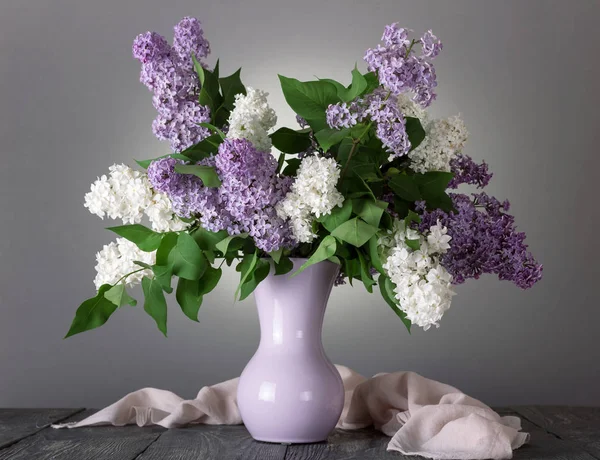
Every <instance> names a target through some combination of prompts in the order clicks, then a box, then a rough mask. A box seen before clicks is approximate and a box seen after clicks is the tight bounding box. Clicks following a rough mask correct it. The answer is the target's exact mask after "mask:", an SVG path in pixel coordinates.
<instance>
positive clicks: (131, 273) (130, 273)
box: [113, 267, 146, 286]
mask: <svg viewBox="0 0 600 460" xmlns="http://www.w3.org/2000/svg"><path fill="white" fill-rule="evenodd" d="M142 270H146V269H145V268H144V267H142V268H138V269H137V270H134V271H132V272H129V273H127V274H126V275H123V276H121V278H119V279H118V280H117V282H116V283H115V284H113V286H116V285H117V284H119V283H120V282H121V280H123V279H125V278H127V277H128V276H130V275H133V274H134V273H138V272H141V271H142Z"/></svg>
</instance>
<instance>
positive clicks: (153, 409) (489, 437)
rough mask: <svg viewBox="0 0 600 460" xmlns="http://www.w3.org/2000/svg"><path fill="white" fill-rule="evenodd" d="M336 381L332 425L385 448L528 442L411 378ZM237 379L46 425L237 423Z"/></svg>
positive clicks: (129, 400) (132, 397)
mask: <svg viewBox="0 0 600 460" xmlns="http://www.w3.org/2000/svg"><path fill="white" fill-rule="evenodd" d="M336 368H337V370H338V372H339V373H340V375H341V377H342V380H343V382H344V390H345V400H344V409H343V411H342V415H341V417H340V420H339V421H338V424H337V427H338V428H340V429H344V430H356V429H360V428H365V427H368V426H371V425H372V426H374V427H375V428H376V429H378V430H380V431H381V432H382V433H384V434H386V435H388V436H390V437H391V440H390V442H389V444H388V447H387V450H390V451H398V452H401V453H402V454H404V455H421V456H424V457H428V458H438V459H509V458H512V451H513V450H514V449H518V448H519V447H521V446H522V445H523V444H525V443H527V442H528V440H529V434H527V433H523V432H521V431H520V430H521V420H520V419H519V418H518V417H512V416H506V417H502V416H500V415H498V414H497V413H496V412H494V411H493V410H492V409H491V408H489V407H488V406H486V405H485V404H483V403H482V402H481V401H478V400H476V399H474V398H471V397H470V396H467V395H466V394H464V393H462V392H461V391H460V390H458V389H456V388H454V387H451V386H450V385H446V384H443V383H440V382H436V381H434V380H431V379H428V378H425V377H423V376H421V375H419V374H416V373H414V372H393V373H388V374H377V375H375V376H374V377H371V378H366V377H364V376H362V375H360V374H358V373H356V372H354V371H353V370H352V369H349V368H347V367H345V366H339V365H338V366H336ZM237 384H238V379H237V378H236V379H231V380H227V381H225V382H221V383H218V384H216V385H213V386H208V387H204V388H202V389H201V390H200V391H199V392H198V395H197V396H196V398H195V399H192V400H184V399H183V398H180V397H179V396H177V395H176V394H174V393H172V392H170V391H166V390H159V389H156V388H143V389H141V390H138V391H134V392H133V393H129V394H128V395H126V396H125V397H123V398H122V399H120V400H119V401H117V402H115V403H114V404H111V405H110V406H108V407H106V408H104V409H102V410H100V411H99V412H97V413H95V414H93V415H91V416H90V417H87V418H85V419H83V420H81V421H79V422H74V423H64V424H57V425H52V426H53V427H54V428H78V427H83V426H91V425H115V426H123V425H130V424H137V425H138V426H148V425H160V426H162V427H165V428H175V427H181V426H185V425H191V424H199V423H204V424H208V425H237V424H241V423H242V418H241V416H240V413H239V410H238V407H237V404H236V392H237Z"/></svg>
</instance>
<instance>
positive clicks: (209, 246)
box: [192, 227, 231, 252]
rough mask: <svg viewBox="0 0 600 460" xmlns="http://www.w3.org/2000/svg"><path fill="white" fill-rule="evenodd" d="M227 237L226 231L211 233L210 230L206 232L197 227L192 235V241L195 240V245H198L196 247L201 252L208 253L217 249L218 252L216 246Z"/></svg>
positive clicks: (202, 228)
mask: <svg viewBox="0 0 600 460" xmlns="http://www.w3.org/2000/svg"><path fill="white" fill-rule="evenodd" d="M228 237H229V234H228V233H227V230H220V231H218V232H211V231H210V230H207V229H205V228H204V227H198V228H197V229H196V230H195V231H194V232H193V233H192V238H194V240H196V243H198V246H200V249H202V250H203V251H210V250H213V249H215V248H216V249H218V250H219V251H221V249H219V247H218V246H217V245H218V244H219V243H221V242H222V241H223V240H225V239H227V238H228ZM229 241H231V240H229ZM221 252H223V251H221ZM225 252H227V248H226V247H225Z"/></svg>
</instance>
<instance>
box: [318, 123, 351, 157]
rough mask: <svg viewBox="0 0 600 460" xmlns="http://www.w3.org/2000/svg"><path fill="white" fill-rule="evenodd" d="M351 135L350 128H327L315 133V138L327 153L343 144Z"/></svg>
mask: <svg viewBox="0 0 600 460" xmlns="http://www.w3.org/2000/svg"><path fill="white" fill-rule="evenodd" d="M349 135H350V129H349V128H342V129H333V128H325V129H322V130H321V131H319V132H317V133H315V138H316V139H317V142H318V143H319V145H320V146H321V148H322V149H323V150H324V151H325V152H327V151H328V150H329V149H330V148H331V147H332V146H333V145H335V144H337V143H338V142H341V141H342V139H344V138H345V137H347V136H349Z"/></svg>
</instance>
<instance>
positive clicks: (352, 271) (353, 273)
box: [342, 259, 360, 286]
mask: <svg viewBox="0 0 600 460" xmlns="http://www.w3.org/2000/svg"><path fill="white" fill-rule="evenodd" d="M342 266H343V267H344V273H345V274H346V276H347V277H348V282H349V283H350V286H352V279H353V278H358V277H359V276H360V261H359V260H358V259H344V261H343V265H342Z"/></svg>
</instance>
